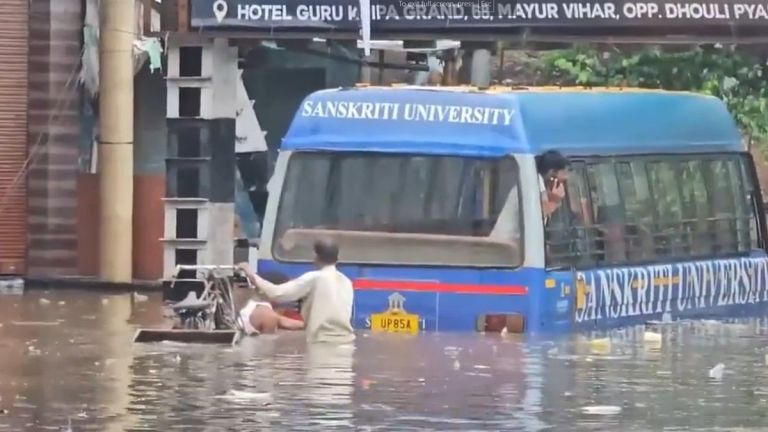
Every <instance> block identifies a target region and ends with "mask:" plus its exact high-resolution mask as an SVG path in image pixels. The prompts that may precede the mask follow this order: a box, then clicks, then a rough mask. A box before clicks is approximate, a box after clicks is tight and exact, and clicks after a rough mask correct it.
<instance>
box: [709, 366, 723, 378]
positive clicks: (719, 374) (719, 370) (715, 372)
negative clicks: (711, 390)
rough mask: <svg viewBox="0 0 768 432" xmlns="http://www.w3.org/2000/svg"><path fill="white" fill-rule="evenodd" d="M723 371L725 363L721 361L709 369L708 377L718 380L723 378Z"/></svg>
mask: <svg viewBox="0 0 768 432" xmlns="http://www.w3.org/2000/svg"><path fill="white" fill-rule="evenodd" d="M724 371H725V365H724V364H722V363H718V364H717V365H715V367H713V368H712V369H710V370H709V378H710V379H714V380H720V379H722V378H723V372H724Z"/></svg>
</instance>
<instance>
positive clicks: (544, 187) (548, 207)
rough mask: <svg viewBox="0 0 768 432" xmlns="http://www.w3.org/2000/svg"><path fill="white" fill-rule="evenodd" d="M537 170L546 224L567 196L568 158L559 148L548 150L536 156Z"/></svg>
mask: <svg viewBox="0 0 768 432" xmlns="http://www.w3.org/2000/svg"><path fill="white" fill-rule="evenodd" d="M536 170H537V171H538V172H539V192H540V193H541V209H542V212H543V215H544V223H545V224H546V223H547V221H548V220H549V217H550V216H551V215H552V213H554V211H555V210H557V208H558V207H560V204H561V203H562V202H563V198H565V182H566V181H567V180H568V159H567V158H566V157H565V156H563V155H562V154H561V153H560V152H559V151H557V150H548V151H546V152H544V153H542V154H540V155H538V156H536Z"/></svg>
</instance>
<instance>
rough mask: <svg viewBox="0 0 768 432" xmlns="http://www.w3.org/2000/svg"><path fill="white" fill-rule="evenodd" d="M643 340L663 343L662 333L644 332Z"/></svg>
mask: <svg viewBox="0 0 768 432" xmlns="http://www.w3.org/2000/svg"><path fill="white" fill-rule="evenodd" d="M643 342H652V343H655V342H658V343H661V333H656V332H652V331H647V332H644V333H643Z"/></svg>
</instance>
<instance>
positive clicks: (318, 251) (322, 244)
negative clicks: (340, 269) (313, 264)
mask: <svg viewBox="0 0 768 432" xmlns="http://www.w3.org/2000/svg"><path fill="white" fill-rule="evenodd" d="M314 249H315V259H316V260H317V261H318V262H319V263H322V264H336V261H338V260H339V246H338V245H337V244H336V242H334V241H333V240H331V239H327V238H324V239H319V240H315V244H314Z"/></svg>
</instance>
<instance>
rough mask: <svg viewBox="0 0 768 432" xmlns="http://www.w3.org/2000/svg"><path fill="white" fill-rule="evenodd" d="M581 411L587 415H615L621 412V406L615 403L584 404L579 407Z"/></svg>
mask: <svg viewBox="0 0 768 432" xmlns="http://www.w3.org/2000/svg"><path fill="white" fill-rule="evenodd" d="M581 412H583V413H584V414H589V415H616V414H619V413H620V412H621V407H620V406H615V405H594V406H585V407H582V408H581Z"/></svg>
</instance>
